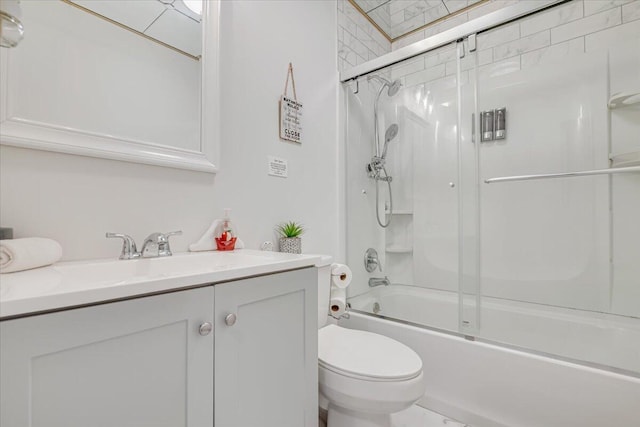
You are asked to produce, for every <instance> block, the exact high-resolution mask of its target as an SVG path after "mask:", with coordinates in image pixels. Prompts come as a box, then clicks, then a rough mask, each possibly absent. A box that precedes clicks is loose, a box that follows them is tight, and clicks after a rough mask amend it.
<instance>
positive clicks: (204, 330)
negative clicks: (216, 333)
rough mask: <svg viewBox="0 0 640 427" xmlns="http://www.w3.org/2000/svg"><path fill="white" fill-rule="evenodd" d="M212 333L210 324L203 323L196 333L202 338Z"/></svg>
mask: <svg viewBox="0 0 640 427" xmlns="http://www.w3.org/2000/svg"><path fill="white" fill-rule="evenodd" d="M211 331H213V325H212V324H211V323H210V322H205V323H203V324H202V325H200V327H199V328H198V332H199V333H200V335H202V336H203V337H204V336H206V335H209V334H210V333H211Z"/></svg>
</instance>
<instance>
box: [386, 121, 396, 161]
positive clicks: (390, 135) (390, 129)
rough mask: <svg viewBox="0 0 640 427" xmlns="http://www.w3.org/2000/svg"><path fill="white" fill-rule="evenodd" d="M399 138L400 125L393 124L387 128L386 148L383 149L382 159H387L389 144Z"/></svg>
mask: <svg viewBox="0 0 640 427" xmlns="http://www.w3.org/2000/svg"><path fill="white" fill-rule="evenodd" d="M396 136H398V125H397V124H395V123H394V124H392V125H391V126H389V127H388V128H387V131H386V132H385V133H384V147H383V148H382V158H383V159H386V158H387V148H389V143H390V142H391V141H392V140H393V139H394V138H395V137H396Z"/></svg>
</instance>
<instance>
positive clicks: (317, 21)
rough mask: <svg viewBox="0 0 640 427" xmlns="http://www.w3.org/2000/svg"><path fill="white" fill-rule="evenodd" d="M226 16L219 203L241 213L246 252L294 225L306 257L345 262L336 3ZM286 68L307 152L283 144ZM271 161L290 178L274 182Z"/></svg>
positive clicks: (241, 10) (247, 6) (271, 4)
mask: <svg viewBox="0 0 640 427" xmlns="http://www.w3.org/2000/svg"><path fill="white" fill-rule="evenodd" d="M221 17H222V18H221V22H222V26H221V33H222V51H221V56H220V63H221V66H222V75H221V82H222V84H221V91H222V100H223V104H222V108H221V123H222V159H221V169H220V174H219V180H218V183H217V184H218V188H219V193H218V202H219V203H220V204H221V205H224V206H228V207H231V208H234V212H235V213H234V218H235V219H236V220H237V223H238V224H237V226H238V227H239V228H240V232H241V233H244V235H245V236H248V238H247V243H248V244H249V246H253V247H257V246H258V245H259V244H260V242H261V241H263V240H273V238H274V234H273V227H274V226H275V224H277V223H279V222H282V221H285V220H296V221H300V222H302V223H304V224H305V225H306V227H307V228H308V231H307V233H306V234H305V235H304V236H303V243H302V250H303V252H316V253H328V254H333V255H334V256H339V254H338V248H339V237H338V234H339V233H338V192H339V186H338V144H337V139H336V138H337V117H338V113H337V103H338V99H337V96H338V91H337V85H338V75H337V67H336V53H337V52H336V46H337V41H336V32H335V28H336V4H335V2H334V1H268V2H256V1H233V2H229V1H223V2H222V10H221ZM265 39H268V40H269V43H268V44H264V40H265ZM289 62H291V63H292V64H293V71H294V76H295V83H296V89H297V96H298V100H299V101H301V102H302V104H303V119H302V120H303V122H302V123H303V124H302V126H303V141H302V144H296V143H290V142H282V141H280V140H279V139H278V121H277V119H278V99H279V97H280V95H281V94H282V92H283V89H284V83H285V78H286V75H287V67H288V64H289ZM288 94H289V95H291V88H289V90H288ZM268 155H273V156H277V157H280V158H284V159H286V160H287V161H288V167H289V177H288V178H286V179H285V178H277V177H271V176H267V156H268ZM340 246H343V245H342V244H340Z"/></svg>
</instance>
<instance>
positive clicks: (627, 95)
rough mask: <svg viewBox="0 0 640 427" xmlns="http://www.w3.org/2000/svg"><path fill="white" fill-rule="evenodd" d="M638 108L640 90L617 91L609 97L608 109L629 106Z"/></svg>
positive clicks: (639, 105)
mask: <svg viewBox="0 0 640 427" xmlns="http://www.w3.org/2000/svg"><path fill="white" fill-rule="evenodd" d="M631 106H633V107H634V108H640V92H618V93H614V94H613V95H611V98H609V104H608V107H609V109H610V110H615V109H617V108H626V107H631Z"/></svg>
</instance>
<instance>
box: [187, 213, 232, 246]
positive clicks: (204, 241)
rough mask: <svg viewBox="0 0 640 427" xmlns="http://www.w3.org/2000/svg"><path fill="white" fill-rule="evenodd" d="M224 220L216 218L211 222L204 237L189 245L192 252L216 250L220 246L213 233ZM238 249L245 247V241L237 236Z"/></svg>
mask: <svg viewBox="0 0 640 427" xmlns="http://www.w3.org/2000/svg"><path fill="white" fill-rule="evenodd" d="M221 222H222V220H220V219H216V220H215V221H213V223H212V224H211V227H209V229H208V230H207V231H205V233H204V234H203V235H202V237H201V238H200V239H199V240H198V241H197V242H195V243H192V244H190V245H189V250H190V251H191V252H199V251H216V250H218V247H217V246H216V241H215V239H214V235H213V233H215V231H216V227H218V224H220V223H221ZM235 248H236V249H242V248H244V242H243V241H242V240H240V239H239V238H236V244H235Z"/></svg>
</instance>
